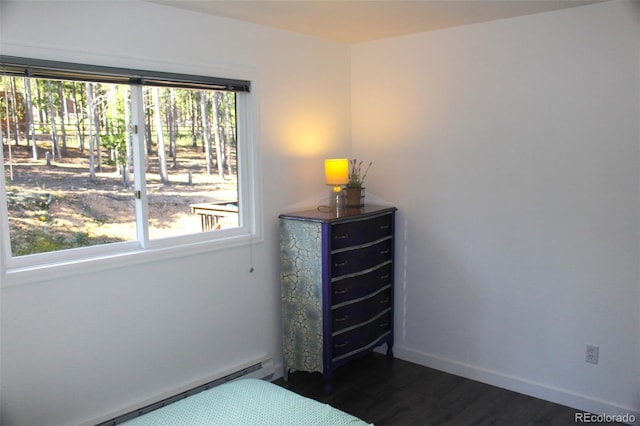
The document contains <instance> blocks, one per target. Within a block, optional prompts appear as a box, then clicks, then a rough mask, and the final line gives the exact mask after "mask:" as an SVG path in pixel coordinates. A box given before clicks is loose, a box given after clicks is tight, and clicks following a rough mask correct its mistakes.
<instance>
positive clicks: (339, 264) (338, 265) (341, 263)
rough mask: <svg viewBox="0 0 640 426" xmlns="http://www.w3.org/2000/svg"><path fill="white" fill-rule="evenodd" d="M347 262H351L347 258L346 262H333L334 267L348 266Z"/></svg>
mask: <svg viewBox="0 0 640 426" xmlns="http://www.w3.org/2000/svg"><path fill="white" fill-rule="evenodd" d="M347 263H349V262H347V261H346V260H345V261H344V262H340V263H334V264H333V267H334V268H341V267H343V266H347Z"/></svg>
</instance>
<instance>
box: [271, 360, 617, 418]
mask: <svg viewBox="0 0 640 426" xmlns="http://www.w3.org/2000/svg"><path fill="white" fill-rule="evenodd" d="M274 383H276V384H277V385H280V386H282V387H285V388H287V389H290V390H292V391H294V392H296V393H298V394H301V395H303V396H306V397H309V398H312V399H315V400H317V401H320V402H323V403H326V404H329V405H331V406H333V407H335V408H338V409H340V410H342V411H345V412H347V413H350V414H353V415H355V416H357V417H359V418H361V419H363V420H365V421H366V422H369V423H374V424H375V425H376V426H386V425H389V426H431V425H454V426H467V425H469V426H471V425H474V426H475V425H482V426H485V425H487V426H488V425H496V426H497V425H504V426H528V425H532V426H533V425H536V426H544V425H553V426H555V425H558V426H565V425H575V424H576V422H575V413H576V412H577V411H579V410H575V409H573V408H569V407H565V406H562V405H558V404H554V403H551V402H547V401H543V400H540V399H536V398H532V397H529V396H526V395H522V394H519V393H516V392H512V391H508V390H505V389H501V388H498V387H495V386H490V385H487V384H484V383H480V382H477V381H473V380H469V379H465V378H462V377H459V376H455V375H452V374H447V373H444V372H441V371H438V370H434V369H431V368H427V367H423V366H420V365H416V364H413V363H410V362H407V361H403V360H400V359H393V360H387V359H386V357H385V356H384V355H381V354H377V353H373V354H370V355H368V356H366V357H364V358H362V359H360V360H357V361H354V362H352V363H350V364H347V365H345V366H343V367H341V368H339V369H338V370H337V371H336V373H335V380H334V392H333V394H332V395H329V396H327V395H324V393H323V392H322V376H321V375H320V374H319V373H306V372H300V371H298V372H293V373H291V374H290V376H289V381H288V382H285V381H284V380H283V379H282V378H280V379H278V380H276V381H274ZM590 424H592V425H593V424H596V423H590ZM607 424H609V425H611V424H614V423H607Z"/></svg>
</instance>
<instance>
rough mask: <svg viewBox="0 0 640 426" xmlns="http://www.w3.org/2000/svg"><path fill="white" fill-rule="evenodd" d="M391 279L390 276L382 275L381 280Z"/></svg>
mask: <svg viewBox="0 0 640 426" xmlns="http://www.w3.org/2000/svg"><path fill="white" fill-rule="evenodd" d="M388 278H389V274H384V275H380V279H381V280H386V279H388Z"/></svg>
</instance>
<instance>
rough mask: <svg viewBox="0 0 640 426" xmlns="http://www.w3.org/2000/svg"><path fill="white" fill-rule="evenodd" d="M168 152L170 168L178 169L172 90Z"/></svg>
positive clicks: (175, 121) (176, 124) (176, 127)
mask: <svg viewBox="0 0 640 426" xmlns="http://www.w3.org/2000/svg"><path fill="white" fill-rule="evenodd" d="M167 121H168V122H169V150H170V151H171V168H173V169H175V168H176V167H178V160H177V154H178V114H177V109H176V95H175V90H174V89H173V88H170V89H169V114H168V117H167Z"/></svg>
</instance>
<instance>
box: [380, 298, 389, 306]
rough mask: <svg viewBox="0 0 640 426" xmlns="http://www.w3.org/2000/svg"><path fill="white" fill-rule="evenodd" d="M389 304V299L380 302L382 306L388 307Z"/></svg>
mask: <svg viewBox="0 0 640 426" xmlns="http://www.w3.org/2000/svg"><path fill="white" fill-rule="evenodd" d="M387 303H389V299H383V300H381V301H380V304H381V305H386V304H387Z"/></svg>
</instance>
